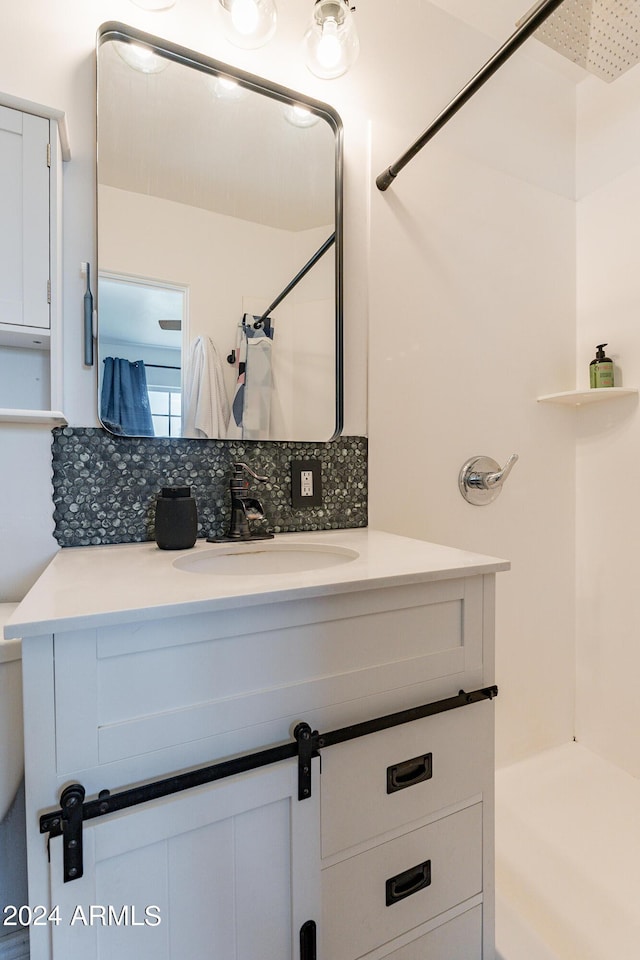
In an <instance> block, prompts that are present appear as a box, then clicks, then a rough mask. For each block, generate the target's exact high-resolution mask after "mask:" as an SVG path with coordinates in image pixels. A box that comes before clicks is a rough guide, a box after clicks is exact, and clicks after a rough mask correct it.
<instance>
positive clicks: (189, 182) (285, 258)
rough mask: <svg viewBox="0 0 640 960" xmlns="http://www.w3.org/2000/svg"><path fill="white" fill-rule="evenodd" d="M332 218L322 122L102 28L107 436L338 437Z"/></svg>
mask: <svg viewBox="0 0 640 960" xmlns="http://www.w3.org/2000/svg"><path fill="white" fill-rule="evenodd" d="M134 41H136V42H134ZM187 55H188V59H187ZM340 214H341V127H340V122H339V119H338V118H337V115H336V114H335V113H334V111H333V110H332V109H331V108H329V107H326V106H324V105H322V104H318V103H316V102H315V101H306V100H305V98H303V97H299V96H298V95H297V94H292V93H291V92H290V91H286V90H284V89H283V88H278V87H274V86H271V85H269V84H266V83H264V82H263V81H260V80H257V79H256V78H253V77H249V76H248V75H246V74H242V73H239V72H237V71H233V70H232V69H231V68H228V67H225V66H224V65H221V64H218V63H216V62H214V61H211V60H208V59H206V58H201V57H200V56H199V55H197V54H194V53H192V52H190V51H185V50H182V49H181V48H178V47H175V46H173V45H169V44H164V43H163V42H161V41H157V40H156V39H154V38H151V37H148V36H147V35H145V34H140V33H138V32H137V31H134V30H132V29H131V28H128V27H127V28H124V27H122V26H121V25H119V24H110V25H106V26H105V28H103V30H102V31H101V35H100V39H99V47H98V262H99V276H98V299H97V305H98V367H99V369H98V377H99V391H98V396H99V413H100V419H101V421H102V423H103V424H104V426H105V427H106V428H107V429H108V430H110V431H112V432H114V433H118V434H122V435H127V436H171V437H180V436H184V437H200V438H203V439H244V440H265V439H271V440H316V441H326V440H330V439H332V438H333V437H334V436H336V435H337V434H338V433H339V431H340V427H341V419H342V369H341V352H342V351H341V334H342V330H341V326H342V304H341V297H340V289H341V277H340V263H341V221H340Z"/></svg>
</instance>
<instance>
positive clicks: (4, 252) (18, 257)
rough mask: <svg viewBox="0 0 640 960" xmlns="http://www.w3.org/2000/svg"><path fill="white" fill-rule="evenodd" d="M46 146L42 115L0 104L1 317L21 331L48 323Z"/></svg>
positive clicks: (47, 188) (4, 321)
mask: <svg viewBox="0 0 640 960" xmlns="http://www.w3.org/2000/svg"><path fill="white" fill-rule="evenodd" d="M49 150H50V145H49V121H48V120H47V119H46V118H45V117H34V116H31V115H30V114H28V113H22V112H20V111H19V110H11V109H9V108H8V107H0V208H1V209H2V231H1V232H0V320H1V321H2V323H3V324H8V325H9V326H10V327H14V326H19V327H21V328H25V332H27V331H26V328H27V327H28V328H36V329H40V328H43V327H44V328H45V329H47V330H49V328H50V326H51V320H50V316H49V281H50V275H49V160H48V157H49ZM29 333H30V334H32V333H33V329H31V330H30V331H29Z"/></svg>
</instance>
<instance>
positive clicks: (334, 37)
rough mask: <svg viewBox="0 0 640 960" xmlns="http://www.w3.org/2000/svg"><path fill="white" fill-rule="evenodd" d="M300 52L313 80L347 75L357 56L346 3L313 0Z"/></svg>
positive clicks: (339, 0)
mask: <svg viewBox="0 0 640 960" xmlns="http://www.w3.org/2000/svg"><path fill="white" fill-rule="evenodd" d="M304 48H305V56H306V62H307V67H308V68H309V70H310V71H311V73H314V74H315V75H316V77H322V79H323V80H331V79H333V78H334V77H340V76H342V74H343V73H346V72H347V70H348V69H349V67H350V66H352V65H353V64H354V63H355V61H356V59H357V57H358V53H359V52H360V41H359V40H358V34H357V32H356V28H355V22H354V18H353V11H352V9H351V7H350V6H349V0H316V5H315V7H314V8H313V15H312V18H311V26H310V27H309V29H308V30H307V32H306V33H305V35H304Z"/></svg>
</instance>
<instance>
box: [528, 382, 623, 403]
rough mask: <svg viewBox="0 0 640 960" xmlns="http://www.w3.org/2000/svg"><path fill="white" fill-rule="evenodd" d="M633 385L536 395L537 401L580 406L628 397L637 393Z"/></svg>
mask: <svg viewBox="0 0 640 960" xmlns="http://www.w3.org/2000/svg"><path fill="white" fill-rule="evenodd" d="M637 393H638V390H637V389H636V388H635V387H601V388H600V389H590V390H565V391H564V393H548V394H546V395H545V396H544V397H538V403H562V404H564V405H565V406H568V407H569V406H570V407H580V406H582V405H583V404H585V403H602V402H603V401H604V400H615V399H617V398H618V397H630V396H633V395H634V394H637Z"/></svg>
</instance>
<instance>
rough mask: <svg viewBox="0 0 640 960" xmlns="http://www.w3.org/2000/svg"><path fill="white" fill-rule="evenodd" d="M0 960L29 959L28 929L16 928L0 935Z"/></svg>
mask: <svg viewBox="0 0 640 960" xmlns="http://www.w3.org/2000/svg"><path fill="white" fill-rule="evenodd" d="M0 960H29V931H28V930H16V932H15V933H10V934H9V935H8V936H6V937H0Z"/></svg>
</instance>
